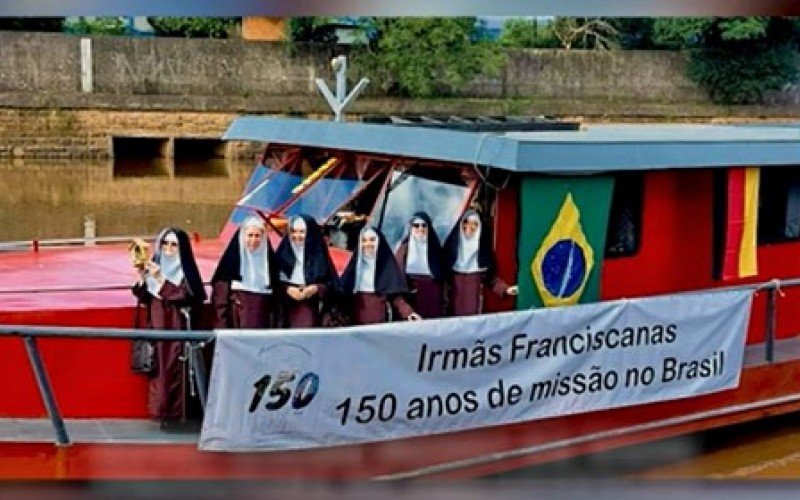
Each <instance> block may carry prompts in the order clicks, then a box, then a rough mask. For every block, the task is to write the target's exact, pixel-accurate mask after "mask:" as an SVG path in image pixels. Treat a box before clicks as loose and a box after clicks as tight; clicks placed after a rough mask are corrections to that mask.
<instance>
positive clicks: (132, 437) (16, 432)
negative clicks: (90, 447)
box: [0, 418, 200, 445]
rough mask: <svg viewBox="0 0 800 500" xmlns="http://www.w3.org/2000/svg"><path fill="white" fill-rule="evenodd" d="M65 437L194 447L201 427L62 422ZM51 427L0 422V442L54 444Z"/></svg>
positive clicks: (30, 421) (36, 421)
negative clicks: (190, 445)
mask: <svg viewBox="0 0 800 500" xmlns="http://www.w3.org/2000/svg"><path fill="white" fill-rule="evenodd" d="M64 426H65V427H66V430H67V435H68V436H69V438H70V440H71V441H72V442H73V443H106V444H125V443H136V444H177V443H180V444H195V445H196V444H197V441H198V438H199V433H200V424H199V422H187V423H186V424H184V425H180V426H174V427H172V428H167V429H162V428H161V426H160V424H159V423H158V422H156V421H153V420H148V419H122V418H87V419H75V418H73V419H65V420H64ZM54 439H55V434H54V430H53V424H52V423H51V422H50V420H49V419H46V418H0V442H7V443H53V441H54Z"/></svg>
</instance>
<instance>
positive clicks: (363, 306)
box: [342, 226, 421, 325]
mask: <svg viewBox="0 0 800 500" xmlns="http://www.w3.org/2000/svg"><path fill="white" fill-rule="evenodd" d="M342 288H343V290H344V293H345V294H346V296H347V297H348V298H349V299H351V302H350V311H351V314H352V319H353V323H354V324H356V325H368V324H372V323H383V322H385V321H387V319H388V317H389V312H390V309H389V306H393V307H394V309H395V310H396V311H397V312H398V313H399V316H400V318H402V319H407V320H409V321H416V320H419V319H421V317H420V315H419V314H417V313H416V312H415V311H414V309H412V308H411V306H410V305H409V304H408V302H406V300H405V299H404V298H403V295H405V294H407V293H408V288H407V287H406V278H405V276H404V275H403V272H402V271H401V270H400V266H399V265H398V264H397V260H395V257H394V255H393V254H392V250H391V248H389V244H388V243H387V242H386V238H385V237H384V236H383V234H382V233H381V232H380V231H379V230H378V229H377V228H374V227H370V226H365V227H364V228H363V229H362V230H361V232H360V233H359V236H358V246H357V247H356V249H355V251H354V252H353V255H352V256H351V257H350V262H349V263H348V264H347V268H346V269H345V271H344V274H343V275H342Z"/></svg>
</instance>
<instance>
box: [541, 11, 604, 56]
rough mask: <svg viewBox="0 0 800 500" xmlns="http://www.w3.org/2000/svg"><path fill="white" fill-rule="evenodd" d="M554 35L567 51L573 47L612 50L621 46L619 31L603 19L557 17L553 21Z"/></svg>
mask: <svg viewBox="0 0 800 500" xmlns="http://www.w3.org/2000/svg"><path fill="white" fill-rule="evenodd" d="M553 34H554V35H555V36H556V38H557V39H558V40H559V41H560V42H561V46H562V47H563V48H565V49H567V50H569V49H571V48H573V47H574V48H581V49H603V50H610V49H616V48H619V46H620V45H619V33H618V32H617V29H616V28H615V27H614V26H613V25H612V24H611V23H610V22H608V21H607V20H606V19H603V18H601V17H595V18H588V17H557V18H556V19H555V21H553Z"/></svg>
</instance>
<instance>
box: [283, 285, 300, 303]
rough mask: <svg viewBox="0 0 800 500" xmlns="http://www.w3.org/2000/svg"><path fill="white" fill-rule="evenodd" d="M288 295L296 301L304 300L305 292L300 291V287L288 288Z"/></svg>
mask: <svg viewBox="0 0 800 500" xmlns="http://www.w3.org/2000/svg"><path fill="white" fill-rule="evenodd" d="M286 293H287V294H288V295H289V297H291V298H293V299H294V300H298V301H299V300H303V292H301V291H300V287H299V286H287V287H286Z"/></svg>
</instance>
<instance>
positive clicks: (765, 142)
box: [223, 116, 800, 174]
mask: <svg viewBox="0 0 800 500" xmlns="http://www.w3.org/2000/svg"><path fill="white" fill-rule="evenodd" d="M223 139H226V140H242V141H259V142H267V143H271V144H285V145H297V146H304V147H315V148H323V149H337V150H344V151H353V152H361V153H369V154H380V155H390V156H403V157H408V158H422V159H429V160H439V161H444V162H454V163H465V164H475V165H482V166H484V167H492V168H499V169H503V170H507V171H511V172H520V173H543V174H548V173H551V174H555V173H590V172H606V171H625V170H655V169H673V168H709V167H730V166H770V165H796V164H798V163H800V124H797V123H786V124H769V125H763V124H757V125H712V124H707V125H704V124H589V125H583V126H582V127H581V128H580V129H579V130H554V131H527V132H524V131H523V132H515V131H492V132H476V131H465V130H449V129H446V128H435V129H432V128H430V127H416V126H413V125H398V124H371V123H355V122H346V123H341V122H340V123H337V122H331V121H319V120H305V119H296V118H268V117H263V116H244V117H240V118H237V119H235V120H234V121H233V122H232V123H231V125H230V127H229V128H228V130H227V132H226V133H225V135H224V136H223Z"/></svg>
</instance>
